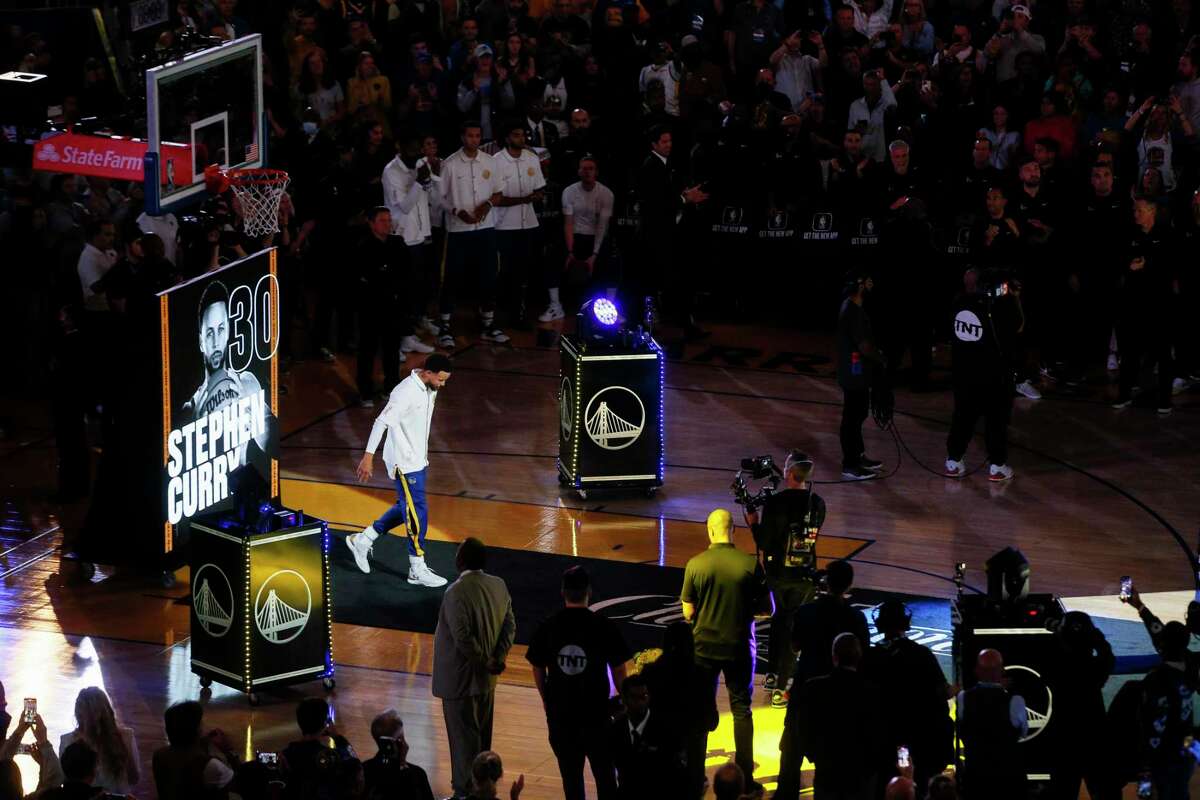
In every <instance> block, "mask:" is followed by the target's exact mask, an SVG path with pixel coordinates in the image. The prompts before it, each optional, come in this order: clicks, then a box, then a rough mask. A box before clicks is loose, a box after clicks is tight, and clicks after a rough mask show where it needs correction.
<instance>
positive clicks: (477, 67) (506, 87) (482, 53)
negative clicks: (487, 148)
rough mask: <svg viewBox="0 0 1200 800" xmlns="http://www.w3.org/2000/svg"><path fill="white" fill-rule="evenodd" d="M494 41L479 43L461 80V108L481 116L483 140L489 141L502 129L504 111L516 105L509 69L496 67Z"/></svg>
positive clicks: (469, 115) (472, 116) (464, 112)
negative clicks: (493, 50) (490, 43)
mask: <svg viewBox="0 0 1200 800" xmlns="http://www.w3.org/2000/svg"><path fill="white" fill-rule="evenodd" d="M495 61H496V59H495V54H494V53H493V52H492V47H491V45H487V44H479V45H476V47H475V51H474V53H472V55H471V57H470V58H469V59H467V64H466V67H467V72H466V75H464V76H463V79H462V81H460V82H459V84H458V97H457V102H458V110H459V113H461V114H462V115H463V118H464V119H469V120H479V128H480V135H481V136H482V139H481V141H486V142H490V141H492V140H493V139H495V138H496V135H497V134H498V133H501V131H500V123H499V120H500V119H501V116H502V115H503V114H506V113H509V112H511V111H512V110H513V109H514V108H515V107H516V96H515V95H514V94H513V86H512V81H511V80H510V76H509V74H508V70H507V69H506V68H504V67H497V66H496V63H495Z"/></svg>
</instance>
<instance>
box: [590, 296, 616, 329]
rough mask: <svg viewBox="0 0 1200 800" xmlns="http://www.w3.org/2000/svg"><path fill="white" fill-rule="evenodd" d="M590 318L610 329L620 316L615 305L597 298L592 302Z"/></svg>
mask: <svg viewBox="0 0 1200 800" xmlns="http://www.w3.org/2000/svg"><path fill="white" fill-rule="evenodd" d="M592 316H594V317H595V318H596V321H597V322H599V323H600V324H601V325H603V326H604V327H606V328H611V327H612V326H613V325H616V324H617V319H618V318H619V317H620V314H618V313H617V305H616V303H614V302H613V301H612V300H609V299H608V298H607V297H597V298H596V299H595V300H593V301H592Z"/></svg>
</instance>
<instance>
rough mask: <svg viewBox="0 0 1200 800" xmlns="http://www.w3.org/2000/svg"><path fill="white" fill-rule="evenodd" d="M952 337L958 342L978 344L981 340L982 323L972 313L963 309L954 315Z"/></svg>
mask: <svg viewBox="0 0 1200 800" xmlns="http://www.w3.org/2000/svg"><path fill="white" fill-rule="evenodd" d="M954 335H955V336H957V337H958V339H959V341H960V342H978V341H979V340H980V339H982V338H983V323H981V322H980V321H979V317H977V316H975V312H974V311H971V310H969V309H966V308H964V309H963V310H962V311H960V312H958V313H957V314H955V315H954Z"/></svg>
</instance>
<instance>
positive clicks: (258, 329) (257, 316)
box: [229, 275, 279, 372]
mask: <svg viewBox="0 0 1200 800" xmlns="http://www.w3.org/2000/svg"><path fill="white" fill-rule="evenodd" d="M229 326H230V334H231V335H230V337H229V368H230V369H231V370H233V371H234V372H242V371H243V370H246V369H248V368H249V367H250V363H251V362H252V361H253V360H254V359H255V358H257V359H258V360H259V361H269V360H271V358H272V357H273V356H274V355H275V351H276V350H278V349H279V281H278V280H277V279H276V278H275V276H274V275H263V276H262V277H261V278H259V279H258V283H256V284H255V285H254V290H253V291H251V290H250V287H249V286H247V285H245V284H242V285H241V286H238V287H237V288H236V289H234V290H233V292H231V293H230V295H229Z"/></svg>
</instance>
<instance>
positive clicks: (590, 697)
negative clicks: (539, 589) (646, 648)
mask: <svg viewBox="0 0 1200 800" xmlns="http://www.w3.org/2000/svg"><path fill="white" fill-rule="evenodd" d="M591 596H592V589H591V582H590V581H589V579H588V574H587V572H586V571H585V570H584V568H583V567H581V566H575V567H571V568H570V569H568V570H567V571H566V572H564V573H563V577H562V598H563V608H562V609H561V610H559V611H558V612H556V613H555V614H553V615H551V616H550V618H549V619H547V620H546V621H545V622H543V623H542V624H541V626H539V627H538V629H537V631H536V632H535V633H534V634H533V639H531V640H530V642H529V651H528V653H527V654H526V656H525V657H526V658H527V659H528V660H529V663H530V664H532V665H533V682H534V684H535V685H536V686H537V689H538V694H539V695H541V698H542V705H543V706H544V707H545V711H546V727H547V728H548V729H549V731H550V748H551V749H552V750H553V751H554V756H555V758H557V759H558V771H559V774H560V775H561V776H562V783H563V795H564V797H566V799H567V800H583V797H584V791H583V760H584V758H587V760H588V763H589V764H590V765H591V768H592V777H593V778H595V780H596V793H597V796H598V797H600V798H601V800H605V798H615V797H616V793H617V782H616V776H615V774H614V772H613V760H612V751H611V749H610V745H611V742H610V741H609V736H608V728H609V714H608V693H609V685H610V684H609V671H610V670H611V673H612V683H613V684H615V685H617V686H620V685H621V684H622V682H623V681H624V680H625V663H626V662H627V661H628V660H629V659H630V658H631V657H632V655H633V654H632V653H631V652H630V650H629V646H628V645H626V644H625V640H624V639H623V638H622V637H621V632H620V631H619V630H618V629H617V625H616V623H615V622H613V621H612V620H610V619H608V618H607V617H605V616H603V615H601V614H596V613H594V612H593V611H592V610H591V609H589V608H588V604H589V603H590V602H591Z"/></svg>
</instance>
